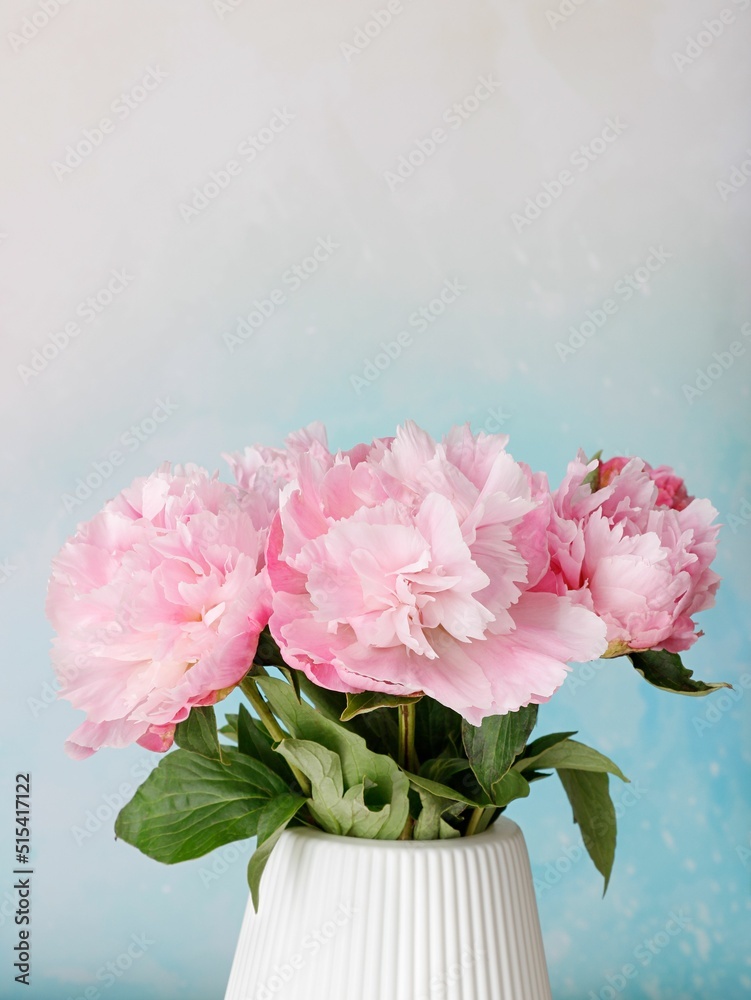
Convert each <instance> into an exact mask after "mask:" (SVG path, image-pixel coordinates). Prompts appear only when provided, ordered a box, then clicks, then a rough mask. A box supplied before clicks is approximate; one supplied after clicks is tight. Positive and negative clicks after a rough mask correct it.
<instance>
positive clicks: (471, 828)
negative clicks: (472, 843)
mask: <svg viewBox="0 0 751 1000" xmlns="http://www.w3.org/2000/svg"><path fill="white" fill-rule="evenodd" d="M484 815H485V809H484V808H483V807H482V806H475V808H474V809H473V810H472V815H471V816H470V817H469V823H467V832H466V834H465V836H466V837H473V836H474V835H475V834H476V833H477V827H478V826H479V825H480V821H481V820H482V818H483V816H484Z"/></svg>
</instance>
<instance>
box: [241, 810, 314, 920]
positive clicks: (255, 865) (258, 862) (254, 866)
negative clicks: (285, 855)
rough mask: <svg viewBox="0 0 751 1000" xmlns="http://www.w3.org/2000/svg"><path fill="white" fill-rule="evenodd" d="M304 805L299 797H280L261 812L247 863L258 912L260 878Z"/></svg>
mask: <svg viewBox="0 0 751 1000" xmlns="http://www.w3.org/2000/svg"><path fill="white" fill-rule="evenodd" d="M304 805H305V799H303V798H301V797H300V796H299V795H292V794H287V795H280V796H279V797H278V798H276V799H272V800H271V802H269V803H268V804H267V805H266V806H264V808H263V810H262V811H261V815H260V816H259V818H258V834H257V836H258V842H257V845H256V849H255V851H254V852H253V854H252V856H251V858H250V861H249V862H248V886H249V887H250V896H251V899H252V900H253V909H254V910H255V911H256V913H257V912H258V900H259V891H260V887H261V876H262V875H263V872H264V869H265V868H266V863H267V862H268V860H269V857H270V856H271V852H272V851H273V850H274V847H275V846H276V843H277V841H278V840H279V838H280V837H281V835H282V833H283V832H284V831H285V830H286V828H287V826H288V824H289V823H290V821H291V820H292V819H294V817H295V816H296V815H297V813H298V812H299V811H300V809H302V807H303V806H304Z"/></svg>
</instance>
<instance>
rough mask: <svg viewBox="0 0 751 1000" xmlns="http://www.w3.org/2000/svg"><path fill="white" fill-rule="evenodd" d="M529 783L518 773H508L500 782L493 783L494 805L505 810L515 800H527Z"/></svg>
mask: <svg viewBox="0 0 751 1000" xmlns="http://www.w3.org/2000/svg"><path fill="white" fill-rule="evenodd" d="M529 792H530V788H529V782H528V781H527V779H526V778H525V777H523V776H522V775H521V774H519V772H518V771H507V772H506V773H505V774H504V776H503V777H502V778H501V780H500V781H496V782H494V783H493V805H496V806H499V807H500V808H502V809H505V808H506V806H507V805H508V804H509V802H513V801H514V799H526V797H527V796H528V795H529Z"/></svg>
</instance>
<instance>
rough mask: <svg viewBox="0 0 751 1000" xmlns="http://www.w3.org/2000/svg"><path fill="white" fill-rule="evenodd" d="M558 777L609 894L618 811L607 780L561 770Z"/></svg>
mask: <svg viewBox="0 0 751 1000" xmlns="http://www.w3.org/2000/svg"><path fill="white" fill-rule="evenodd" d="M558 777H559V778H560V779H561V784H562V785H563V787H564V789H565V790H566V795H568V800H569V802H570V803H571V808H572V809H573V812H574V822H575V823H578V825H579V827H580V829H581V833H582V840H583V841H584V846H585V847H586V849H587V852H588V853H589V856H590V858H591V859H592V861H593V862H594V866H595V868H596V869H597V871H598V872H599V873H600V874H601V875H602V876H603V878H604V879H605V885H604V888H603V895H605V892H607V888H608V882H609V881H610V873H611V871H612V870H613V860H614V858H615V840H616V820H615V808H614V807H613V803H612V801H611V799H610V791H609V787H608V782H609V779H608V776H607V774H605V773H603V772H594V771H571V770H568V769H566V768H561V769H559V771H558Z"/></svg>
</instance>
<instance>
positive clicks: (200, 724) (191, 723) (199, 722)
mask: <svg viewBox="0 0 751 1000" xmlns="http://www.w3.org/2000/svg"><path fill="white" fill-rule="evenodd" d="M175 743H177V745H178V746H179V747H181V748H182V749H183V750H188V751H189V752H190V753H197V754H199V756H201V757H207V758H208V759H209V760H218V761H221V760H222V748H221V745H220V743H219V734H218V733H217V731H216V715H215V714H214V709H213V708H212V706H211V705H204V706H203V707H201V708H192V709H191V710H190V715H189V716H188V718H187V719H185V721H184V722H179V723H178V724H177V726H176V727H175Z"/></svg>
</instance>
